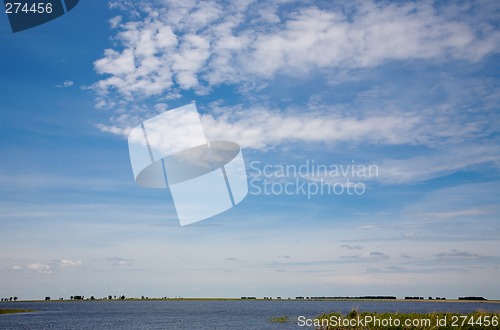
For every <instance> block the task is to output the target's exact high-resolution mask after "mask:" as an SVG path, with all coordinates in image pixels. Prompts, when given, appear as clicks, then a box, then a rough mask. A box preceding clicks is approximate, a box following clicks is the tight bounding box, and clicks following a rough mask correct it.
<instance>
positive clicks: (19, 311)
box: [0, 309, 34, 314]
mask: <svg viewBox="0 0 500 330" xmlns="http://www.w3.org/2000/svg"><path fill="white" fill-rule="evenodd" d="M31 312H34V310H31V309H0V314H17V313H31Z"/></svg>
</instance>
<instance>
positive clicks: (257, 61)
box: [94, 0, 500, 97]
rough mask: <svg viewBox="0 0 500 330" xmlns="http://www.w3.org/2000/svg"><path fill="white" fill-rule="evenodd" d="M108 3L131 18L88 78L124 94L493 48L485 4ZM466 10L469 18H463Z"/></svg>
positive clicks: (461, 55)
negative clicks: (93, 77)
mask: <svg viewBox="0 0 500 330" xmlns="http://www.w3.org/2000/svg"><path fill="white" fill-rule="evenodd" d="M112 6H114V7H119V8H121V9H126V11H128V13H129V14H130V15H129V16H130V17H131V19H130V21H128V22H127V21H123V18H122V17H120V16H117V17H115V18H113V19H112V23H111V24H112V26H113V27H117V28H119V29H120V32H119V33H118V35H117V37H116V40H117V42H118V43H119V45H120V47H117V50H113V49H107V50H106V51H105V52H104V55H103V57H102V58H101V59H99V60H98V61H96V62H95V69H96V71H97V72H98V73H100V74H105V75H108V76H107V77H106V78H104V79H102V80H100V81H99V82H97V83H96V84H95V85H94V89H95V90H96V91H98V92H100V93H107V92H109V91H112V90H116V91H117V92H118V93H119V94H121V95H124V96H127V97H131V95H139V96H151V95H162V94H164V93H167V92H169V91H170V90H172V88H173V87H174V86H178V87H179V88H181V89H184V90H187V89H194V90H195V91H200V92H202V91H206V89H205V88H204V86H207V85H208V86H215V85H219V84H223V83H238V82H248V81H253V80H255V79H262V78H264V79H266V78H271V77H273V76H274V75H275V74H276V73H284V74H286V75H291V76H297V75H303V74H305V73H308V72H310V71H312V70H316V69H328V68H342V69H345V68H360V67H371V66H375V65H379V64H381V63H384V62H386V61H393V60H415V59H417V60H418V59H425V60H428V59H431V60H432V59H437V60H441V59H445V58H453V59H461V60H468V61H478V60H480V59H482V58H483V57H484V56H486V55H488V54H490V53H492V52H498V50H499V47H498V44H499V40H500V32H498V31H497V30H496V29H495V28H494V18H491V17H490V18H489V19H488V18H487V17H486V16H484V15H483V16H480V15H482V14H483V12H482V11H481V9H484V8H483V7H487V5H485V4H483V5H481V4H476V6H475V8H474V9H473V10H471V9H468V8H458V7H453V6H452V5H450V6H449V7H450V8H449V7H446V6H444V8H438V7H437V6H436V7H435V6H433V5H432V4H431V3H429V2H412V3H385V2H382V3H380V2H379V3H375V2H372V1H360V2H354V3H348V4H344V5H342V7H340V6H338V5H335V4H330V5H326V6H324V7H318V6H311V5H306V4H304V3H299V2H296V4H294V5H292V6H290V4H287V8H286V9H285V7H282V6H280V1H274V2H269V3H261V2H254V3H251V2H247V3H245V4H242V3H232V2H230V3H228V2H223V1H174V0H165V1H162V4H161V6H156V5H155V2H153V1H146V2H144V3H141V4H138V5H135V4H133V3H130V2H127V1H113V2H112ZM451 7H453V8H451ZM476 7H479V8H476ZM466 10H469V14H468V15H469V16H472V18H471V19H465V18H464V15H465V11H466ZM139 12H141V13H142V20H141V19H138V18H137V14H138V13H139ZM470 13H472V14H470ZM465 17H467V16H465ZM478 20H480V21H481V24H477V21H478Z"/></svg>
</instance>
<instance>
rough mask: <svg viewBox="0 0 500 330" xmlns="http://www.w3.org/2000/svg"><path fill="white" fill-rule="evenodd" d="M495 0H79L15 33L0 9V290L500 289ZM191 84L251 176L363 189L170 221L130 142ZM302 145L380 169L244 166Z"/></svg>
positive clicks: (293, 161)
mask: <svg viewBox="0 0 500 330" xmlns="http://www.w3.org/2000/svg"><path fill="white" fill-rule="evenodd" d="M499 10H500V7H499V4H498V3H497V2H496V1H474V2H469V1H461V2H447V1H445V2H441V1H439V2H436V3H434V2H432V1H415V2H408V3H407V2H385V1H377V2H372V1H359V2H358V1H354V2H346V3H341V2H339V3H336V4H332V3H331V2H330V1H286V0H276V1H266V2H259V1H251V0H248V1H230V2H223V1H173V0H172V1H169V0H148V1H141V2H140V4H138V3H137V2H136V1H126V0H112V1H110V2H105V1H83V2H80V3H79V5H78V6H77V7H75V9H73V10H72V11H71V12H70V13H68V14H66V15H64V16H62V17H60V18H58V19H56V20H54V21H51V22H49V23H47V24H44V25H42V26H39V27H36V28H33V29H30V30H27V31H24V32H20V33H16V34H13V33H11V32H10V27H9V25H8V20H7V17H6V15H0V44H1V46H0V47H1V50H2V51H1V52H0V90H1V91H2V103H1V105H0V114H1V120H0V152H1V153H0V154H1V157H0V196H1V199H0V241H1V242H2V249H1V251H2V252H0V279H1V282H2V283H3V284H2V286H1V288H0V295H1V296H19V297H20V298H21V299H28V298H43V297H45V296H51V297H65V298H67V297H69V296H71V295H86V296H90V295H94V296H96V297H104V296H107V295H109V294H111V295H121V294H124V295H126V296H141V295H145V296H150V297H153V296H169V297H172V296H183V297H214V296H217V297H240V296H282V297H295V296H325V295H328V296H356V295H395V296H398V297H404V296H406V295H410V296H415V295H417V296H426V297H427V296H446V297H449V298H456V297H458V296H466V295H474V296H485V297H487V298H490V299H494V298H497V299H498V298H500V287H499V286H498V278H499V276H500V268H499V267H500V254H499V251H500V248H499V247H500V244H499V239H500V222H499V220H500V203H499V197H498V196H500V188H499V187H500V185H499V181H500V175H499V174H500V171H499V166H500V152H499V140H498V138H499V137H498V127H499V124H500V120H499V115H498V111H499V104H500V103H499V101H500V90H499V67H500V65H499V62H500V57H499V51H500V47H499V45H500V31H499V29H498V21H499V17H498V12H499ZM192 101H196V104H197V107H198V110H199V112H200V113H201V119H202V124H203V125H204V129H205V133H206V134H207V137H208V138H209V139H212V140H229V141H234V142H237V143H239V144H240V145H241V146H242V150H243V155H244V158H245V161H246V164H247V170H248V177H249V180H253V181H252V182H254V183H255V184H257V185H258V184H262V183H263V182H264V181H263V180H268V182H269V183H270V184H272V185H275V187H280V186H283V185H285V184H287V183H291V184H295V185H296V184H300V183H302V184H306V185H308V186H314V185H315V184H318V182H319V181H318V180H323V182H328V183H329V184H330V185H334V184H337V187H344V188H346V189H347V188H348V187H350V186H349V184H346V180H347V179H350V180H351V182H354V183H357V184H362V185H363V187H365V190H364V192H363V194H354V195H349V194H347V193H342V194H333V195H332V194H330V195H328V194H323V195H321V194H316V195H314V196H310V198H308V197H307V196H305V195H304V194H300V193H299V194H263V193H261V194H256V193H255V192H253V193H250V194H249V195H248V196H247V198H246V199H245V200H243V201H242V202H241V203H240V204H238V205H237V206H236V207H234V208H232V209H230V210H228V211H227V212H225V213H223V214H220V215H217V216H215V217H213V218H211V219H209V220H206V221H202V222H200V223H198V224H194V225H190V226H185V227H180V226H179V222H178V219H177V215H176V213H175V212H176V211H175V208H174V206H173V203H172V198H171V196H170V194H169V192H168V191H166V190H156V189H143V188H140V187H139V186H137V185H136V184H135V182H134V178H133V175H132V170H131V167H130V159H129V155H128V146H127V140H126V137H127V134H128V132H129V131H130V129H131V128H132V127H135V126H137V125H139V124H140V123H141V122H142V121H143V120H145V119H148V118H150V117H152V116H154V115H156V114H158V113H161V112H163V111H165V110H168V109H172V108H175V107H178V106H182V105H185V104H188V103H190V102H192ZM313 161H314V163H315V164H320V165H326V166H340V165H342V166H348V165H358V166H368V165H376V166H377V168H378V173H377V175H372V176H369V177H360V176H354V177H352V176H340V177H338V176H337V177H335V176H332V175H329V174H328V173H326V172H325V173H322V175H319V176H313V175H311V174H310V173H309V174H308V175H304V176H300V177H298V178H297V177H293V176H286V177H280V176H278V175H269V176H267V177H266V176H263V175H260V176H257V175H256V174H258V172H259V171H258V169H262V168H263V167H264V166H265V165H268V166H270V167H271V168H274V169H277V168H278V167H279V166H297V167H298V166H301V165H303V164H311V163H312V162H313ZM252 164H253V165H252ZM256 169H257V170H256ZM251 192H252V191H251Z"/></svg>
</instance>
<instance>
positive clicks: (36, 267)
mask: <svg viewBox="0 0 500 330" xmlns="http://www.w3.org/2000/svg"><path fill="white" fill-rule="evenodd" d="M26 268H28V269H30V270H33V271H36V272H37V273H39V274H51V273H52V269H51V267H50V266H49V265H46V264H42V263H39V262H35V263H32V264H29V265H28V266H26Z"/></svg>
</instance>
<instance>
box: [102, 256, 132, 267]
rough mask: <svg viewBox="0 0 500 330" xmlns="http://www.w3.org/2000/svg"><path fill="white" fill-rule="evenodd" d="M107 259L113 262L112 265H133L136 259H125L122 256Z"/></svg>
mask: <svg viewBox="0 0 500 330" xmlns="http://www.w3.org/2000/svg"><path fill="white" fill-rule="evenodd" d="M105 260H106V261H109V262H111V265H112V266H131V265H132V262H133V261H134V259H125V258H120V257H108V258H105Z"/></svg>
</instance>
